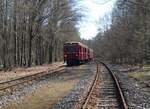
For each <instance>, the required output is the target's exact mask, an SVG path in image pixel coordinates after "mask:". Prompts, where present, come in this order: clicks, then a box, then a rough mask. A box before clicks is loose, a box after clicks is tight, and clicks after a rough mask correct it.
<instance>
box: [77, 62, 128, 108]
mask: <svg viewBox="0 0 150 109" xmlns="http://www.w3.org/2000/svg"><path fill="white" fill-rule="evenodd" d="M75 109H128V107H127V104H126V101H125V98H124V96H123V92H122V90H121V88H120V85H119V82H118V80H117V78H116V76H115V75H114V74H113V72H111V70H110V69H109V68H108V67H107V66H106V65H105V64H104V63H102V62H98V64H97V72H96V76H95V79H94V82H93V84H92V86H91V88H90V90H89V92H88V93H87V96H86V97H84V100H83V101H82V103H80V104H79V105H78V106H76V107H75Z"/></svg>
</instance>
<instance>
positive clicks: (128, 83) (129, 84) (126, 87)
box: [109, 65, 150, 109]
mask: <svg viewBox="0 0 150 109" xmlns="http://www.w3.org/2000/svg"><path fill="white" fill-rule="evenodd" d="M109 66H110V68H111V69H112V70H113V71H114V72H115V74H116V76H117V77H118V79H119V81H120V84H121V87H122V88H123V92H124V95H125V97H126V100H127V103H128V105H129V109H150V92H148V91H144V90H143V84H141V83H140V81H137V80H136V79H133V78H129V76H128V72H121V70H123V69H124V68H123V67H122V66H119V65H109Z"/></svg>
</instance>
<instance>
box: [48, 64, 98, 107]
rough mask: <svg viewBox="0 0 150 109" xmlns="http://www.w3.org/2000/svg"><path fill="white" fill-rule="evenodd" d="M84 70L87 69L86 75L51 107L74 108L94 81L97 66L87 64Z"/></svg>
mask: <svg viewBox="0 0 150 109" xmlns="http://www.w3.org/2000/svg"><path fill="white" fill-rule="evenodd" d="M83 70H85V71H84V72H85V76H83V78H82V79H80V80H79V82H78V83H77V84H76V85H75V86H74V89H73V90H72V91H71V92H70V93H69V94H68V95H67V96H65V97H63V98H61V99H60V100H59V101H58V103H57V104H55V105H53V106H52V107H50V108H49V109H74V107H75V105H76V104H77V103H79V102H80V101H81V98H83V97H84V96H85V95H86V94H87V91H88V90H89V88H90V86H91V85H92V82H93V81H94V77H95V75H94V72H96V66H94V65H87V69H83Z"/></svg>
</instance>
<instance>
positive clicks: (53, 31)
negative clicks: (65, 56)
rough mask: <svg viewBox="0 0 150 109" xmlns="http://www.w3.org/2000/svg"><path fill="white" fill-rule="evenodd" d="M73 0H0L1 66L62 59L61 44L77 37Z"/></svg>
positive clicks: (33, 63)
mask: <svg viewBox="0 0 150 109" xmlns="http://www.w3.org/2000/svg"><path fill="white" fill-rule="evenodd" d="M74 5H75V3H74V0H0V65H1V68H2V67H3V68H8V67H14V66H28V67H30V66H31V65H40V64H43V63H51V62H52V61H58V60H61V59H62V44H63V43H64V42H65V41H70V40H80V37H79V34H78V32H77V29H76V27H75V24H76V22H77V21H78V19H79V18H80V15H79V13H78V14H77V11H78V10H77V9H76V8H73V7H74Z"/></svg>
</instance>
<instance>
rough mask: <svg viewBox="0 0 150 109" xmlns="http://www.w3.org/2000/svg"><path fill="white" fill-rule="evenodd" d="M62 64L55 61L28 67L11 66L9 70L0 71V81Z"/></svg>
mask: <svg viewBox="0 0 150 109" xmlns="http://www.w3.org/2000/svg"><path fill="white" fill-rule="evenodd" d="M61 65H64V64H63V62H57V63H53V64H47V65H42V66H33V67H30V68H13V69H11V70H10V71H0V82H3V81H7V80H10V79H15V78H18V77H23V76H26V75H31V74H35V73H39V72H42V71H45V70H47V69H55V68H57V67H58V66H61Z"/></svg>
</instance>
